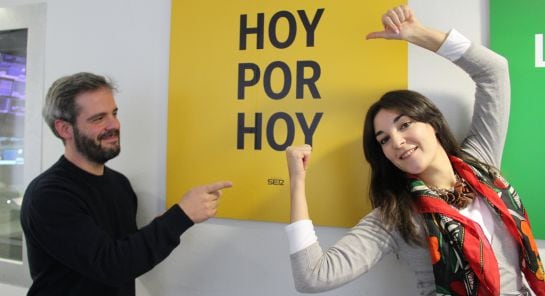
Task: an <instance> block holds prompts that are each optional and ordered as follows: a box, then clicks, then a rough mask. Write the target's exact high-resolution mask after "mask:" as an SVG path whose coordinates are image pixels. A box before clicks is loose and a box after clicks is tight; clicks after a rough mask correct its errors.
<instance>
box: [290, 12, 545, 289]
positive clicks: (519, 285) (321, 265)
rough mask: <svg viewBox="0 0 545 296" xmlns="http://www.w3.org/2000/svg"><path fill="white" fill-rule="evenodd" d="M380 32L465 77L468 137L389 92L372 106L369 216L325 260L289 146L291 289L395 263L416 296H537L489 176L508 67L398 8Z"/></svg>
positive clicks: (420, 99)
mask: <svg viewBox="0 0 545 296" xmlns="http://www.w3.org/2000/svg"><path fill="white" fill-rule="evenodd" d="M382 23H383V25H384V31H381V32H373V33H370V34H369V35H368V36H367V38H368V39H374V38H383V39H398V40H406V41H408V42H411V43H413V44H415V45H418V46H421V47H423V48H426V49H429V50H431V51H433V52H436V53H438V54H440V55H442V56H444V57H446V58H447V59H449V60H451V61H453V62H454V63H455V64H456V65H458V66H459V67H461V68H462V69H463V70H464V71H466V72H467V73H468V74H469V75H470V76H471V77H472V79H473V80H474V81H475V83H476V86H477V87H476V97H475V106H474V114H473V121H472V124H471V128H470V130H469V133H468V135H467V136H466V138H465V139H464V141H463V142H462V144H461V146H460V145H459V144H458V143H456V140H455V139H454V137H453V136H452V134H451V132H450V130H449V128H448V126H447V123H446V121H445V119H444V117H443V115H442V114H441V112H440V111H439V110H438V109H437V108H436V107H435V106H434V105H433V104H432V103H431V102H430V101H429V100H428V99H426V98H425V97H424V96H422V95H420V94H419V93H416V92H412V91H406V90H405V91H392V92H389V93H386V94H385V95H384V96H383V97H382V98H381V99H380V100H379V101H378V102H376V103H375V104H374V105H372V106H371V107H370V109H369V111H368V113H367V116H366V119H365V126H364V137H363V138H364V139H363V142H364V150H365V156H366V159H367V161H368V162H369V163H370V166H371V171H372V174H371V186H370V195H371V201H372V204H373V207H374V210H373V211H372V212H371V213H370V214H368V215H367V216H366V217H364V218H363V219H362V220H361V221H360V222H359V223H358V224H357V225H356V226H355V227H353V228H352V229H351V230H350V231H349V232H348V233H347V234H346V235H345V236H344V237H343V238H341V239H340V240H339V241H338V242H337V243H336V244H335V245H334V246H333V247H331V248H329V249H328V250H327V251H325V252H324V251H322V249H321V247H320V246H319V244H318V243H317V238H316V236H315V234H314V229H313V226H312V223H311V222H310V220H309V214H308V209H307V204H306V196H305V188H304V185H305V171H306V168H307V166H308V163H309V159H310V155H311V147H310V146H308V145H305V146H299V147H290V148H288V149H287V151H286V155H287V159H288V169H289V173H290V189H291V205H292V208H291V222H292V224H290V225H288V226H287V228H286V230H287V233H288V239H289V242H290V253H291V255H290V258H291V262H292V270H293V276H294V279H295V284H296V288H297V290H299V291H303V292H319V291H324V290H328V289H332V288H335V287H337V286H340V285H342V284H344V283H346V282H349V281H351V280H353V279H354V278H356V277H358V276H359V275H362V274H364V273H365V272H367V271H368V270H369V269H370V268H372V267H373V266H374V265H375V264H376V263H377V262H379V261H380V260H381V259H382V258H383V257H384V256H385V255H388V254H392V253H394V254H397V256H398V257H400V258H403V259H405V261H407V262H408V264H409V267H410V268H411V269H412V270H413V271H414V273H415V276H416V279H417V282H418V284H417V289H418V292H419V295H435V294H438V295H500V294H501V295H530V294H529V293H530V292H529V289H530V288H531V289H532V290H533V291H534V292H535V293H536V294H537V295H545V282H544V280H543V268H542V265H541V261H540V258H539V254H538V249H537V246H536V244H535V241H534V239H533V236H532V233H531V229H530V227H529V222H528V219H527V216H526V212H525V210H524V208H523V207H522V205H521V203H520V199H519V198H518V195H517V194H516V192H515V191H514V189H513V188H512V187H511V186H510V185H509V184H508V183H507V182H506V181H505V180H504V179H503V178H502V177H501V176H500V175H499V173H498V171H497V169H495V167H498V166H499V164H500V160H501V154H502V149H503V144H504V141H505V137H506V133H507V122H508V120H507V119H508V116H509V100H510V89H509V76H508V66H507V61H506V60H505V59H504V58H502V57H500V56H498V55H497V54H495V53H493V52H491V51H489V50H488V49H486V48H484V47H482V46H478V45H474V44H471V42H469V40H467V39H466V38H465V37H463V36H462V35H460V34H459V33H458V32H456V31H455V30H451V31H450V32H449V33H448V34H446V33H443V32H439V31H436V30H433V29H430V28H427V27H424V26H422V25H421V24H420V23H419V22H418V20H417V19H416V17H415V16H414V14H413V12H412V11H411V9H410V8H409V7H407V6H399V7H396V8H394V9H391V10H390V11H388V12H387V13H386V14H385V15H384V16H383V18H382ZM485 271H486V272H485ZM523 274H524V275H523ZM523 277H525V279H526V281H527V282H528V284H529V287H527V286H526V285H525V284H524V281H523Z"/></svg>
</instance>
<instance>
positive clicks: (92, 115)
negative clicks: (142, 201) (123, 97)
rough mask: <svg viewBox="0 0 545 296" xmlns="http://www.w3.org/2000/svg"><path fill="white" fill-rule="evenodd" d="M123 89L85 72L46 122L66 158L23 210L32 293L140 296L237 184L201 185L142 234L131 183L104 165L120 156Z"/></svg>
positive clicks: (38, 182) (59, 97)
mask: <svg viewBox="0 0 545 296" xmlns="http://www.w3.org/2000/svg"><path fill="white" fill-rule="evenodd" d="M114 90H115V88H114V86H113V85H112V83H111V82H109V81H108V80H106V79H105V78H104V77H102V76H98V75H95V74H91V73H77V74H74V75H71V76H66V77H62V78H60V79H58V80H57V81H55V82H54V83H53V84H52V86H51V87H50V89H49V91H48V93H47V97H46V102H45V106H44V109H43V115H44V119H45V121H46V122H47V124H48V125H49V127H50V128H51V130H52V131H53V133H54V134H55V135H56V136H57V137H58V138H60V139H61V140H62V141H63V143H64V155H63V156H61V158H60V159H59V160H58V161H57V162H56V163H55V164H54V165H53V166H51V167H50V168H49V169H48V170H46V171H45V172H43V173H42V174H41V175H40V176H38V177H37V178H36V179H34V180H33V181H32V182H31V183H30V185H29V186H28V188H27V190H26V192H25V196H24V199H23V205H22V209H21V224H22V227H23V230H24V233H25V237H26V243H27V251H28V260H29V265H30V274H31V276H32V279H33V283H32V286H31V287H30V290H29V292H28V295H78V296H81V295H93V296H96V295H101V296H104V295H135V287H134V280H135V278H136V277H138V276H140V275H141V274H143V273H145V272H147V271H148V270H150V269H151V268H153V267H154V266H155V265H156V264H158V263H159V262H160V261H162V260H163V259H164V258H165V257H167V256H168V254H170V252H171V251H172V250H173V249H174V248H175V247H176V246H177V245H178V244H179V243H180V235H181V234H182V233H184V231H185V230H187V229H188V228H189V227H191V226H192V225H193V224H194V223H199V222H202V221H205V220H207V219H208V218H210V217H212V216H214V215H215V213H216V207H217V204H218V198H219V197H220V194H221V189H223V188H228V187H231V183H230V182H227V181H225V182H218V183H214V184H210V185H205V186H200V187H195V188H193V189H191V190H190V191H189V192H187V193H186V194H185V195H184V196H183V198H182V199H181V200H180V202H178V204H176V205H174V206H172V207H171V208H170V209H168V210H167V211H166V212H165V213H164V214H163V215H161V216H160V217H157V218H156V219H154V220H153V221H152V222H151V223H150V224H148V225H147V226H145V227H143V228H141V229H139V230H137V228H136V207H137V200H136V195H135V193H134V191H133V189H132V187H131V185H130V183H129V180H128V179H127V178H126V177H125V176H124V175H122V174H120V173H118V172H116V171H114V170H112V169H110V168H108V167H106V166H105V163H106V162H107V161H108V160H110V159H112V158H114V157H116V156H117V155H118V154H119V152H120V134H119V129H120V124H119V120H118V119H117V106H116V103H115V100H114V97H113V93H114Z"/></svg>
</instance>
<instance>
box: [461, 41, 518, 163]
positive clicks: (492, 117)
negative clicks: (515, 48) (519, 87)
mask: <svg viewBox="0 0 545 296" xmlns="http://www.w3.org/2000/svg"><path fill="white" fill-rule="evenodd" d="M454 63H455V64H457V65H458V66H459V67H460V68H462V69H463V70H464V71H465V72H466V73H467V74H468V75H469V76H470V77H471V79H473V81H474V82H475V103H474V107H473V118H472V120H471V125H470V129H469V132H468V134H467V135H466V137H465V139H464V140H463V142H462V148H463V149H464V150H465V151H466V152H468V153H469V154H471V155H472V156H473V157H476V158H477V159H479V160H481V161H483V162H485V163H488V164H491V165H493V166H495V167H497V168H499V166H500V164H501V158H502V152H503V147H504V144H505V138H506V137H507V127H508V124H509V109H510V100H511V88H510V82H509V67H508V63H507V60H506V59H505V58H504V57H502V56H500V55H498V54H496V53H494V52H493V51H491V50H489V49H488V48H486V47H484V46H480V45H472V46H471V47H470V48H469V49H468V50H467V51H466V53H465V54H464V55H463V56H462V57H461V58H460V59H458V60H456V61H455V62H454Z"/></svg>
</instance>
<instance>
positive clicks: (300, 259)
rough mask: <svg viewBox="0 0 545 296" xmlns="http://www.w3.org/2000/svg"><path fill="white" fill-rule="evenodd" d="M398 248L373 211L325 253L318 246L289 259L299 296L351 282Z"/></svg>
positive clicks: (304, 250)
mask: <svg viewBox="0 0 545 296" xmlns="http://www.w3.org/2000/svg"><path fill="white" fill-rule="evenodd" d="M396 250H397V244H396V241H395V239H394V238H393V236H392V235H391V233H390V232H389V231H388V230H387V229H385V228H384V226H383V222H382V221H381V220H380V219H379V218H378V211H377V210H374V211H372V212H371V213H370V214H368V215H367V216H366V217H364V218H363V219H362V220H361V221H360V222H359V223H358V224H357V225H356V226H354V227H353V228H352V229H351V230H349V231H348V232H347V233H346V234H345V235H344V236H343V237H342V238H341V239H340V240H339V241H338V242H336V243H335V244H334V245H333V246H332V247H330V248H329V249H327V250H326V251H325V252H324V251H323V250H322V248H321V247H320V245H319V243H318V242H315V243H314V244H312V245H311V246H309V247H308V248H305V249H303V250H301V251H299V252H296V253H294V254H291V255H290V260H291V266H292V273H293V278H294V282H295V288H296V289H297V291H299V292H304V293H316V292H322V291H327V290H330V289H333V288H336V287H339V286H341V285H343V284H345V283H347V282H350V281H352V280H354V279H355V278H357V277H358V276H360V275H362V274H364V273H365V272H367V271H368V270H369V269H371V268H372V267H373V266H375V265H376V264H377V263H378V262H379V261H380V260H381V259H382V258H383V257H384V256H386V255H388V254H390V253H392V252H395V251H396Z"/></svg>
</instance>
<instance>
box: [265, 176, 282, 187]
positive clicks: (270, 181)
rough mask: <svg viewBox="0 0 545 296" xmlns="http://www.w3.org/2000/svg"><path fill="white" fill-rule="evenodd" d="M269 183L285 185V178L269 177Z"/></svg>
mask: <svg viewBox="0 0 545 296" xmlns="http://www.w3.org/2000/svg"><path fill="white" fill-rule="evenodd" d="M267 185H277V186H282V185H284V179H279V178H269V179H267Z"/></svg>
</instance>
